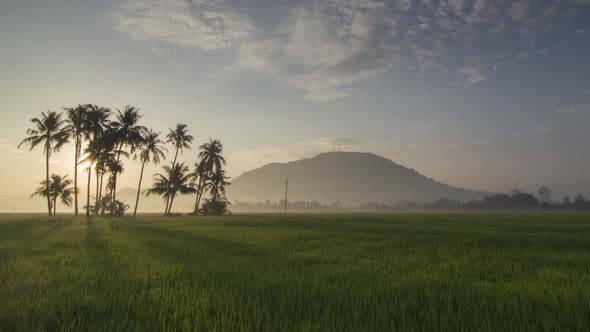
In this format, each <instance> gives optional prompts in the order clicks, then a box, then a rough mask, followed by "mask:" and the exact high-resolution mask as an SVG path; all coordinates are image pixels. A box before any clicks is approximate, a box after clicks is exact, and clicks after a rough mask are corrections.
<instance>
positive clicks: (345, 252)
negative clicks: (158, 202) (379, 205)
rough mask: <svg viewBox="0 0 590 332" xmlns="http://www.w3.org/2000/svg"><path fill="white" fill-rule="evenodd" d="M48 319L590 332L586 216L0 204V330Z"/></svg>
mask: <svg viewBox="0 0 590 332" xmlns="http://www.w3.org/2000/svg"><path fill="white" fill-rule="evenodd" d="M44 330H47V331H55V330H66V331H120V330H124V331H166V330H170V331H172V330H174V331H283V330H285V331H395V330H398V331H400V330H401V331H414V330H415V331H465V330H467V331H513V330H529V331H555V330H563V331H583V330H590V215H588V214H573V213H572V214H524V213H523V214H391V215H384V214H383V215H382V214H359V215H349V214H342V215H338V214H331V215H325V214H309V215H304V214H302V215H290V216H288V217H287V218H286V219H283V218H282V217H281V216H277V215H241V216H227V217H190V216H182V217H160V216H142V217H138V218H137V219H136V220H133V219H131V218H92V219H88V220H87V219H86V218H84V217H80V218H73V217H71V216H63V217H55V218H48V217H45V216H41V215H17V214H12V215H9V214H4V215H0V331H44Z"/></svg>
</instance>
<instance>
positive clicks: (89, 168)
mask: <svg viewBox="0 0 590 332" xmlns="http://www.w3.org/2000/svg"><path fill="white" fill-rule="evenodd" d="M91 178H92V167H91V166H88V190H86V217H87V218H88V217H90V179H91Z"/></svg>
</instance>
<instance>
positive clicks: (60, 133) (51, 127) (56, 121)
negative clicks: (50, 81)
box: [18, 111, 68, 216]
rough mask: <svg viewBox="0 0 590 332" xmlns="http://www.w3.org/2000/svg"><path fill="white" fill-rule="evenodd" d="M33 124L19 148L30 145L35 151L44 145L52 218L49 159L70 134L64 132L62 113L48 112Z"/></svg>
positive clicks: (48, 201)
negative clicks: (40, 145) (37, 147)
mask: <svg viewBox="0 0 590 332" xmlns="http://www.w3.org/2000/svg"><path fill="white" fill-rule="evenodd" d="M31 122H32V123H33V124H34V128H29V129H27V135H29V136H28V137H26V138H25V139H23V140H22V142H20V144H19V145H18V147H19V148H20V147H21V145H23V144H27V145H30V146H31V148H30V150H33V149H34V148H35V147H36V146H38V145H39V144H43V152H45V185H46V188H45V190H46V191H47V195H46V197H47V213H48V215H49V216H51V198H50V197H49V184H50V182H49V159H50V158H51V154H52V153H53V152H57V151H59V150H60V148H61V147H62V146H63V145H64V144H66V143H68V133H67V132H65V131H64V130H63V126H64V120H62V118H61V114H60V113H56V112H55V111H47V112H42V113H41V118H33V119H31Z"/></svg>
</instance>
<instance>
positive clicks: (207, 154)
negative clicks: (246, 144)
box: [193, 138, 226, 215]
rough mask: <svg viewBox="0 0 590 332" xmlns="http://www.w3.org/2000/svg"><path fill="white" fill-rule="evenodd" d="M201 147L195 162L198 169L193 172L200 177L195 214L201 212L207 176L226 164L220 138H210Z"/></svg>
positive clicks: (194, 176)
mask: <svg viewBox="0 0 590 332" xmlns="http://www.w3.org/2000/svg"><path fill="white" fill-rule="evenodd" d="M199 149H200V150H201V151H200V152H199V154H198V157H199V162H197V163H196V164H195V168H196V170H195V173H193V178H198V184H197V189H198V192H197V198H196V201H195V209H194V212H193V213H194V214H195V215H196V214H198V213H199V205H200V203H201V198H202V196H203V192H204V191H205V189H206V188H207V178H209V177H210V174H213V173H215V172H217V171H219V170H221V169H222V167H223V166H224V165H225V164H226V161H225V158H224V157H223V156H222V155H221V153H222V152H223V145H222V144H221V142H220V141H219V140H217V139H211V138H209V142H208V143H205V144H202V145H201V146H200V147H199Z"/></svg>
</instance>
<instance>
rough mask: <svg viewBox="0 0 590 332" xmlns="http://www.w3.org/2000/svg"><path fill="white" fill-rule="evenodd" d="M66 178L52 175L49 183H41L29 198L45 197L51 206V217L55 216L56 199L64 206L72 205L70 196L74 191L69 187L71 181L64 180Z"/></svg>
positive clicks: (65, 176)
mask: <svg viewBox="0 0 590 332" xmlns="http://www.w3.org/2000/svg"><path fill="white" fill-rule="evenodd" d="M67 177H68V176H67V175H64V176H59V175H57V174H52V175H51V177H50V179H49V181H46V180H45V181H41V183H40V186H39V188H37V190H35V192H34V193H33V194H31V197H34V196H40V197H47V198H48V199H49V201H50V204H51V205H50V208H53V215H54V216H55V215H56V212H57V200H58V199H59V200H60V202H62V203H63V204H65V205H66V206H71V205H72V194H73V193H74V192H75V191H76V189H75V188H72V187H70V186H71V185H72V180H70V179H66V178H67Z"/></svg>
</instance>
